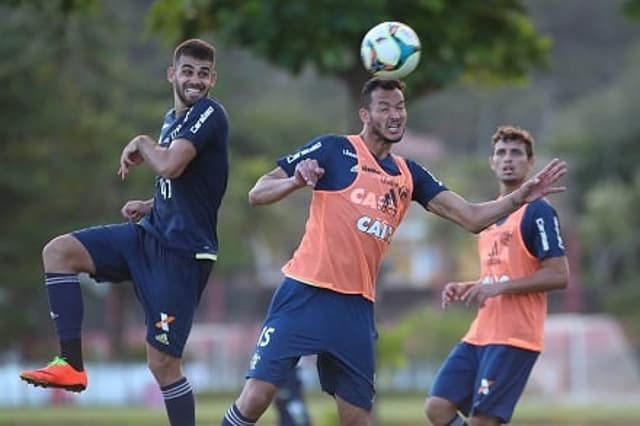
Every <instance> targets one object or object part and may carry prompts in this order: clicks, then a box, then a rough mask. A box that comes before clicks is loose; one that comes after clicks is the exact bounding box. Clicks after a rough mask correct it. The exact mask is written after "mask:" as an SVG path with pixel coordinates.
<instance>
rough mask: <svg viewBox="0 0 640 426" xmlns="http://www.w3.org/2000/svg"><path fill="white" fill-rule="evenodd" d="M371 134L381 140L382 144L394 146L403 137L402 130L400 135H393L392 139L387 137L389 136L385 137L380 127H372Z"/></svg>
mask: <svg viewBox="0 0 640 426" xmlns="http://www.w3.org/2000/svg"><path fill="white" fill-rule="evenodd" d="M373 133H374V134H375V135H376V136H377V137H378V138H379V139H381V140H382V141H383V142H384V143H388V144H396V143H398V142H400V141H401V140H402V138H403V137H404V128H403V129H402V133H400V134H399V135H394V136H392V137H389V136H387V135H385V133H384V128H380V127H374V128H373Z"/></svg>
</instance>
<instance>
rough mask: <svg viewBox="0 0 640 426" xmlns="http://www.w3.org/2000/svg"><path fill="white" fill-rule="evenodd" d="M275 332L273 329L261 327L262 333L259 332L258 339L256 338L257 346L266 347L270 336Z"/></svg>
mask: <svg viewBox="0 0 640 426" xmlns="http://www.w3.org/2000/svg"><path fill="white" fill-rule="evenodd" d="M275 330H276V329H275V328H273V327H263V328H262V331H261V332H260V337H258V346H260V347H264V346H267V345H268V344H269V342H271V334H272V333H273V332H274V331H275Z"/></svg>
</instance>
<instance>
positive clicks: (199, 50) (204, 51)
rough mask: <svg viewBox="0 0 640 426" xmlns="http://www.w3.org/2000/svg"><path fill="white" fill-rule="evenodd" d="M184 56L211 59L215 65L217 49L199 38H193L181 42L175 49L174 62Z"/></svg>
mask: <svg viewBox="0 0 640 426" xmlns="http://www.w3.org/2000/svg"><path fill="white" fill-rule="evenodd" d="M182 56H189V57H192V58H196V59H200V60H204V61H209V62H211V63H212V64H214V65H215V63H216V49H215V47H213V45H212V44H210V43H207V42H206V41H204V40H201V39H199V38H191V39H189V40H185V41H183V42H182V43H180V44H179V45H178V46H177V47H176V49H175V50H174V51H173V64H174V65H175V64H177V63H178V60H179V59H180V57H182Z"/></svg>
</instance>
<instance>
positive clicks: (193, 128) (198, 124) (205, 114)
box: [189, 105, 215, 133]
mask: <svg viewBox="0 0 640 426" xmlns="http://www.w3.org/2000/svg"><path fill="white" fill-rule="evenodd" d="M213 111H215V110H214V108H213V107H212V106H211V105H209V108H207V109H206V110H204V111H203V112H202V114H200V117H198V120H197V121H196V122H195V123H194V125H193V126H191V127H190V128H189V130H190V131H191V133H197V132H198V130H200V127H202V125H203V124H204V122H205V121H207V118H209V116H210V115H211V114H213Z"/></svg>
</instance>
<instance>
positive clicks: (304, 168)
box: [249, 159, 324, 206]
mask: <svg viewBox="0 0 640 426" xmlns="http://www.w3.org/2000/svg"><path fill="white" fill-rule="evenodd" d="M323 175H324V169H323V168H322V167H320V166H319V165H318V162H317V161H316V160H313V159H306V160H303V161H301V162H300V163H298V164H297V165H296V169H295V173H294V175H293V176H291V177H289V176H288V175H287V173H286V172H285V171H284V170H283V169H282V168H281V167H276V168H275V169H273V170H272V171H270V172H269V173H267V174H266V175H263V176H262V177H261V178H260V179H258V181H257V182H256V184H255V185H254V186H253V188H251V190H250V191H249V203H250V204H251V205H252V206H255V205H261V204H271V203H275V202H276V201H280V200H281V199H283V198H284V197H286V196H287V195H289V194H291V193H292V192H294V191H296V190H298V189H300V188H304V187H305V186H311V187H313V186H315V184H316V183H317V182H318V179H320V178H321V177H322V176H323Z"/></svg>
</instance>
